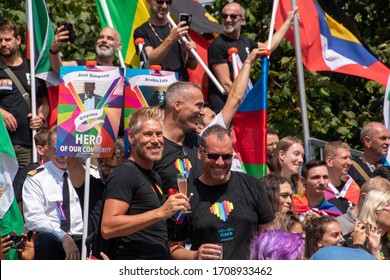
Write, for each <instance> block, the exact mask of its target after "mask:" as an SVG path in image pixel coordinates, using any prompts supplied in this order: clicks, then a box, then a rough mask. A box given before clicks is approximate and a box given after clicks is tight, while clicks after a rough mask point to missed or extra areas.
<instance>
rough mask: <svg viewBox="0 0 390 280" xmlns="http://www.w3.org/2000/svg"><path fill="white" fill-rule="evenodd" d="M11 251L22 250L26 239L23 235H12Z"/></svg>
mask: <svg viewBox="0 0 390 280" xmlns="http://www.w3.org/2000/svg"><path fill="white" fill-rule="evenodd" d="M10 237H11V241H12V244H11V249H22V246H23V241H24V237H23V236H21V235H15V234H11V235H10Z"/></svg>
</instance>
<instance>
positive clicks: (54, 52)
mask: <svg viewBox="0 0 390 280" xmlns="http://www.w3.org/2000/svg"><path fill="white" fill-rule="evenodd" d="M59 51H60V49H58V50H56V51H53V50H52V49H51V48H49V52H50V53H51V54H57V53H58V52H59Z"/></svg>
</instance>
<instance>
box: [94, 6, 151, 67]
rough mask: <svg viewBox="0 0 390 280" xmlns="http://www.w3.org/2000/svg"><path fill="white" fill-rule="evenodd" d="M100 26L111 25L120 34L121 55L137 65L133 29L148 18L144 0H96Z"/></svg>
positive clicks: (131, 63)
mask: <svg viewBox="0 0 390 280" xmlns="http://www.w3.org/2000/svg"><path fill="white" fill-rule="evenodd" d="M96 7H97V10H98V14H99V19H100V23H101V26H102V27H107V26H111V27H114V28H115V29H116V30H118V32H119V34H120V35H121V42H122V49H121V53H122V56H123V57H125V62H126V64H129V65H133V66H134V67H139V57H138V55H137V54H136V49H135V45H134V37H133V34H134V30H135V29H136V28H137V27H138V26H140V25H141V24H143V23H144V22H145V21H147V20H148V18H149V10H148V5H147V4H146V1H145V0H131V1H128V0H96Z"/></svg>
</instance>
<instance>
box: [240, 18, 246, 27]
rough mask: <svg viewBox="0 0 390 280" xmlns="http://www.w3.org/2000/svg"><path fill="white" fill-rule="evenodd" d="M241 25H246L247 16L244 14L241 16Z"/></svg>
mask: <svg viewBox="0 0 390 280" xmlns="http://www.w3.org/2000/svg"><path fill="white" fill-rule="evenodd" d="M241 25H246V19H245V16H242V17H241Z"/></svg>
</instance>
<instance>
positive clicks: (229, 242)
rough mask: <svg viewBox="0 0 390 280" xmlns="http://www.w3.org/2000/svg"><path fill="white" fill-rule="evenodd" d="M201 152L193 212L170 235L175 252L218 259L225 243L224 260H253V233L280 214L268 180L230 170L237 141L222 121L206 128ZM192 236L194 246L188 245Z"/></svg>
mask: <svg viewBox="0 0 390 280" xmlns="http://www.w3.org/2000/svg"><path fill="white" fill-rule="evenodd" d="M198 157H199V159H200V161H201V162H202V164H203V169H204V172H203V174H201V175H200V176H199V177H198V178H196V179H195V180H193V181H190V184H189V185H188V192H189V193H193V196H192V198H191V201H190V206H191V214H190V215H188V217H187V219H186V220H185V221H184V224H183V227H182V228H180V227H179V226H176V227H175V228H174V229H173V230H174V232H173V233H171V234H170V236H171V239H172V240H171V243H170V248H171V257H172V258H173V259H197V260H202V259H208V260H216V259H220V253H221V249H222V248H223V249H222V250H223V254H222V255H223V259H230V260H231V259H233V260H238V259H249V253H250V252H249V248H250V243H251V241H252V238H253V236H254V235H255V234H256V233H257V231H258V230H259V228H260V229H268V228H269V227H271V226H272V225H273V220H274V219H275V215H274V212H273V210H272V207H271V204H270V202H269V200H268V198H267V195H266V193H265V190H264V186H263V183H262V182H260V181H259V180H258V179H257V178H255V177H253V176H250V175H247V174H244V173H241V172H235V171H231V170H230V168H231V165H232V159H233V141H232V139H231V134H230V132H229V130H227V129H226V128H224V127H222V126H220V125H214V126H211V127H209V128H207V129H206V130H205V131H204V132H203V134H202V136H201V138H200V145H199V148H198ZM180 230H182V232H181V233H178V232H177V231H180ZM175 233H176V234H175ZM172 237H173V238H172ZM187 238H188V239H189V240H190V241H191V244H192V247H191V250H187V249H185V248H184V247H183V246H184V240H186V239H187ZM174 239H175V240H174Z"/></svg>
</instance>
